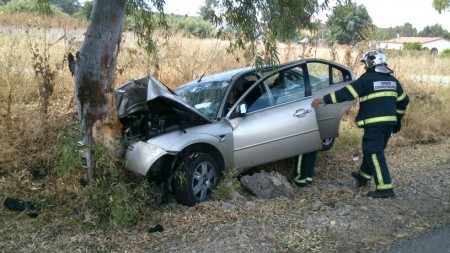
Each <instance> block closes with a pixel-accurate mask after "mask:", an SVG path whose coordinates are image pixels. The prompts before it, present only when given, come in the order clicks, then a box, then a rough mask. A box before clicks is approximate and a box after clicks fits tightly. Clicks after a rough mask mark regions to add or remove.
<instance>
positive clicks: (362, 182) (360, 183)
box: [351, 171, 368, 187]
mask: <svg viewBox="0 0 450 253" xmlns="http://www.w3.org/2000/svg"><path fill="white" fill-rule="evenodd" d="M351 175H352V177H353V178H354V179H356V183H357V185H358V187H363V186H366V185H367V181H368V180H367V179H365V178H364V177H363V176H361V175H360V174H359V173H358V172H356V171H352V173H351Z"/></svg>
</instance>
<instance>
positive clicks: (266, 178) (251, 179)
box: [241, 172, 294, 199]
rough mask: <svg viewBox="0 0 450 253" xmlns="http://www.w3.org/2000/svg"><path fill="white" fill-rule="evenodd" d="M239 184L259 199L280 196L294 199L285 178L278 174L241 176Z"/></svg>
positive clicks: (291, 189) (265, 173)
mask: <svg viewBox="0 0 450 253" xmlns="http://www.w3.org/2000/svg"><path fill="white" fill-rule="evenodd" d="M241 183H242V185H243V186H244V187H246V188H247V189H249V190H250V191H251V192H252V193H253V194H255V195H256V196H258V197H260V198H264V199H272V198H277V197H280V196H285V197H288V198H293V197H294V189H293V188H292V186H291V184H290V183H289V182H288V181H287V179H286V177H285V176H283V175H281V174H280V173H278V172H270V173H267V172H260V173H255V174H253V175H251V176H243V177H242V178H241Z"/></svg>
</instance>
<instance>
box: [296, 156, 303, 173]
mask: <svg viewBox="0 0 450 253" xmlns="http://www.w3.org/2000/svg"><path fill="white" fill-rule="evenodd" d="M302 159H303V155H299V156H298V159H297V177H300V176H301V175H302Z"/></svg>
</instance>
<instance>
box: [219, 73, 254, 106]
mask: <svg viewBox="0 0 450 253" xmlns="http://www.w3.org/2000/svg"><path fill="white" fill-rule="evenodd" d="M256 80H258V77H257V76H256V74H250V75H247V76H243V77H241V78H239V79H238V80H236V82H235V83H234V85H233V87H232V88H231V90H230V93H229V94H228V97H227V102H226V103H227V104H226V107H227V111H228V109H230V108H231V107H232V106H233V105H234V103H235V102H236V101H237V100H238V99H239V98H240V97H241V96H242V95H243V94H244V93H245V92H246V91H247V90H248V89H249V88H250V86H252V85H253V84H254V83H255V82H256Z"/></svg>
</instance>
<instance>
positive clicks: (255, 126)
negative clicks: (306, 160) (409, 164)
mask: <svg viewBox="0 0 450 253" xmlns="http://www.w3.org/2000/svg"><path fill="white" fill-rule="evenodd" d="M304 67H305V65H304V64H299V63H298V64H295V65H289V66H285V67H283V68H280V69H278V70H277V71H276V72H271V73H268V75H266V76H265V77H263V78H261V79H260V80H258V81H257V82H255V84H253V85H252V86H251V87H250V89H249V90H247V91H246V93H244V95H243V96H242V97H241V98H240V99H239V100H238V101H237V103H236V104H235V106H234V108H232V110H231V112H230V113H229V114H228V115H227V117H228V118H229V121H230V123H231V125H232V127H233V141H234V164H235V166H236V167H238V168H240V169H244V168H248V167H253V166H257V165H260V164H264V163H268V162H273V161H277V160H280V159H284V158H288V157H292V156H295V155H298V154H302V153H307V152H311V151H316V150H320V149H321V147H322V144H321V139H320V134H319V128H318V125H317V119H316V114H315V110H314V109H313V108H311V102H312V97H311V89H310V88H309V87H308V85H306V84H307V83H308V82H306V80H305V77H304V76H303V71H304Z"/></svg>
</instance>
